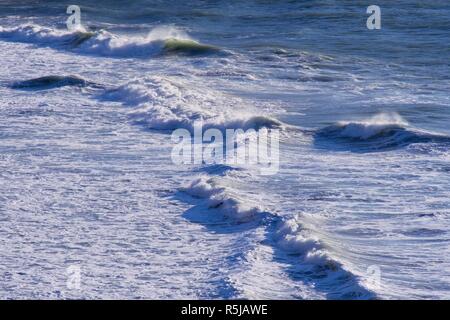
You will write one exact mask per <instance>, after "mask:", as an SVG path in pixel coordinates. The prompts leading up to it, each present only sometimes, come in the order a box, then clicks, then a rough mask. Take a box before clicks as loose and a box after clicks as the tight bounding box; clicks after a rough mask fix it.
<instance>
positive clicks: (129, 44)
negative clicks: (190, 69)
mask: <svg viewBox="0 0 450 320" xmlns="http://www.w3.org/2000/svg"><path fill="white" fill-rule="evenodd" d="M0 37H1V38H4V39H9V40H11V41H18V42H26V43H32V44H36V45H44V46H49V47H56V48H65V49H71V50H75V51H77V52H80V53H88V54H96V55H102V56H108V57H125V58H126V57H151V56H155V55H159V54H165V53H167V54H171V53H185V54H199V53H207V52H212V51H218V49H217V48H215V47H213V46H208V45H203V44H201V43H198V42H197V41H195V40H193V39H192V38H191V37H189V35H188V34H187V33H186V32H185V31H183V30H181V29H178V28H176V27H173V26H159V27H155V28H154V29H152V30H151V31H150V32H149V33H148V34H147V35H143V36H127V35H117V34H114V33H111V32H109V31H106V30H100V31H95V32H93V31H88V30H87V29H85V28H83V27H79V28H78V29H75V30H73V31H68V30H62V29H53V28H49V27H44V26H40V25H34V24H25V25H20V26H18V27H9V28H5V27H1V26H0Z"/></svg>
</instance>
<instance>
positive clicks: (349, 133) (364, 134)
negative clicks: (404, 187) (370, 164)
mask: <svg viewBox="0 0 450 320" xmlns="http://www.w3.org/2000/svg"><path fill="white" fill-rule="evenodd" d="M331 141H333V142H334V144H336V145H337V146H340V147H348V148H350V150H351V151H361V152H363V151H380V150H389V149H396V148H400V147H404V146H407V145H410V144H414V143H448V142H450V137H448V136H446V135H441V134H438V133H432V132H427V131H425V130H420V129H416V128H414V127H412V126H411V125H410V124H409V123H408V122H407V121H405V120H404V119H403V118H402V117H401V116H400V115H399V114H397V113H382V114H378V115H376V116H374V117H372V118H370V119H368V120H364V121H355V122H338V123H337V124H335V125H331V126H328V127H326V128H323V129H320V130H318V131H317V132H315V143H316V145H317V146H319V147H323V146H327V145H330V144H329V143H330V142H331Z"/></svg>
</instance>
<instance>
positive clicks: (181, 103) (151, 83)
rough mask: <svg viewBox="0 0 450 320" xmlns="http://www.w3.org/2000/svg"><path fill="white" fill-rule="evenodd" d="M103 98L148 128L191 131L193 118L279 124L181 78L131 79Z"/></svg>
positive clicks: (208, 123) (223, 125)
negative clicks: (119, 105)
mask: <svg viewBox="0 0 450 320" xmlns="http://www.w3.org/2000/svg"><path fill="white" fill-rule="evenodd" d="M102 98H103V99H107V100H113V101H119V102H122V103H123V104H124V105H127V106H132V107H134V109H133V110H132V111H131V113H130V116H131V118H132V119H133V120H134V121H135V122H138V123H140V124H143V125H145V126H146V127H148V128H151V129H159V130H172V129H178V128H185V129H188V130H193V128H194V123H195V122H196V121H202V123H203V128H204V129H208V128H217V129H237V128H241V129H244V130H247V129H250V128H251V129H260V128H262V127H268V128H271V127H279V126H281V123H280V122H279V121H277V120H275V119H273V118H270V117H269V116H265V115H260V114H259V112H258V110H257V109H256V108H255V107H252V106H251V105H248V103H246V102H245V101H244V100H241V99H239V98H237V97H232V96H228V95H225V94H223V93H221V92H218V91H215V90H212V89H209V88H205V87H193V85H192V84H191V83H188V82H186V81H183V80H181V79H171V78H168V77H161V76H151V77H146V78H143V79H136V80H132V81H130V82H128V83H126V84H123V85H121V86H119V87H118V88H116V89H114V90H110V91H108V92H107V93H106V94H104V95H103V96H102Z"/></svg>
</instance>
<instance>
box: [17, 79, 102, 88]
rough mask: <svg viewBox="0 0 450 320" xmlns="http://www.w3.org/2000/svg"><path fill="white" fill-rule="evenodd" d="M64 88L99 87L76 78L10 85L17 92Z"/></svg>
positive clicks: (30, 80) (39, 80) (31, 81)
mask: <svg viewBox="0 0 450 320" xmlns="http://www.w3.org/2000/svg"><path fill="white" fill-rule="evenodd" d="M65 86H76V87H88V86H91V87H101V86H100V85H98V84H96V83H94V82H91V81H88V80H85V79H83V78H81V77H78V76H44V77H39V78H33V79H29V80H24V81H17V82H14V83H12V84H11V85H10V88H11V89H17V90H47V89H54V88H60V87H65Z"/></svg>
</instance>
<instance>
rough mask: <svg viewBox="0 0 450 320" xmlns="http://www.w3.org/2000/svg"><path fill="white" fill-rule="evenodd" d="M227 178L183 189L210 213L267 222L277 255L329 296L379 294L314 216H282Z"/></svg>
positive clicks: (203, 179) (234, 219)
mask: <svg viewBox="0 0 450 320" xmlns="http://www.w3.org/2000/svg"><path fill="white" fill-rule="evenodd" d="M224 181H225V180H223V177H210V176H201V177H199V178H197V179H195V180H194V181H192V182H191V183H190V184H188V185H187V186H186V187H182V188H180V191H182V192H184V193H186V194H188V195H190V196H192V197H194V198H196V199H198V200H199V201H201V202H202V203H204V205H205V208H206V209H205V210H206V211H207V212H205V214H207V215H214V217H215V218H217V215H222V216H223V218H224V219H226V220H228V221H231V222H232V223H246V222H251V221H253V222H257V221H259V222H260V223H263V225H265V228H266V230H267V243H270V244H271V245H272V246H273V248H274V250H275V254H276V255H284V256H285V257H284V259H285V260H287V261H289V262H290V263H291V264H292V268H293V269H294V270H296V271H295V273H297V274H300V275H301V276H302V278H303V279H304V281H305V283H306V284H308V285H313V286H314V287H316V288H317V289H318V290H323V291H324V292H327V294H328V297H329V298H332V299H373V298H375V297H376V295H375V294H374V293H373V292H372V291H371V290H370V289H369V288H368V287H366V286H365V285H364V283H363V281H362V280H361V279H360V277H359V276H357V275H355V274H353V273H352V272H350V271H349V270H348V269H347V268H346V267H345V265H344V264H343V263H341V262H340V261H338V260H337V259H336V258H334V257H333V255H332V254H331V252H330V250H331V248H329V247H328V246H327V245H326V244H325V242H324V241H323V239H321V238H320V234H319V233H318V232H317V230H315V227H314V226H313V223H312V222H311V220H314V217H312V216H308V217H307V216H306V215H304V214H298V215H292V216H288V217H282V216H279V215H277V214H273V213H270V212H269V211H267V210H265V209H264V207H263V204H257V203H255V202H254V201H251V199H249V198H248V197H246V198H244V197H243V196H241V193H240V192H239V190H236V189H234V188H231V187H229V186H227V185H225V184H224ZM262 218H266V219H263V220H261V219H262ZM258 225H260V224H259V223H258V224H256V225H255V226H258Z"/></svg>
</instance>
